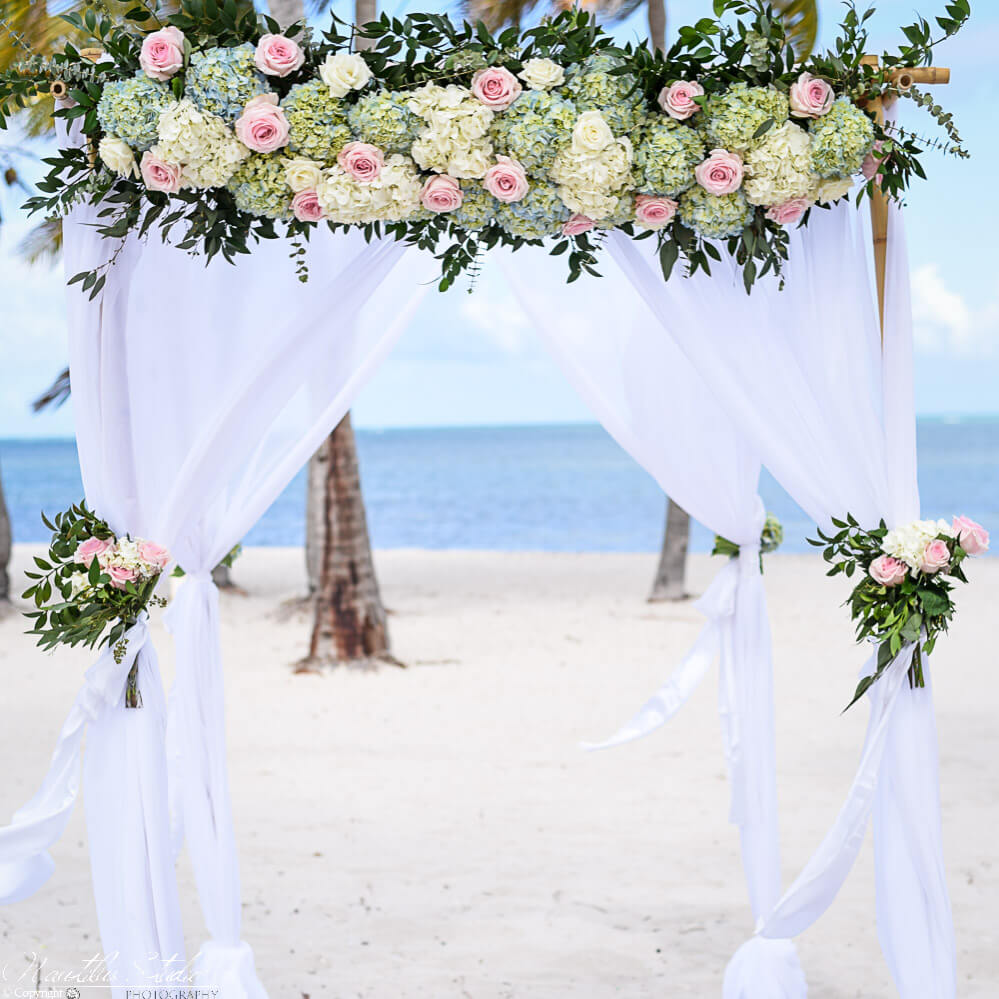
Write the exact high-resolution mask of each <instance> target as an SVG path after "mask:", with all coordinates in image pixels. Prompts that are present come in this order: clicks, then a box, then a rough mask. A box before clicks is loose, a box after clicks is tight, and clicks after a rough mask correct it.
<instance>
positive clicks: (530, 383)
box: [0, 0, 999, 437]
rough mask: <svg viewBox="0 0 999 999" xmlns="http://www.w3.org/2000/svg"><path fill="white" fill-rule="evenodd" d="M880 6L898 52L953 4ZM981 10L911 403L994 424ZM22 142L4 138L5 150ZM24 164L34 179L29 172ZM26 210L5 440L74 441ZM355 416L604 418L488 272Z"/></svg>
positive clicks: (935, 223) (915, 116)
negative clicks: (41, 403)
mask: <svg viewBox="0 0 999 999" xmlns="http://www.w3.org/2000/svg"><path fill="white" fill-rule="evenodd" d="M420 6H421V4H420V0H409V3H408V4H407V3H406V2H405V0H401V2H400V0H395V3H394V4H393V3H392V2H390V3H389V4H388V6H387V7H386V9H387V10H388V11H389V13H393V14H395V13H400V12H404V11H405V10H407V9H412V10H415V9H419V8H420ZM875 6H876V9H877V13H876V15H875V17H874V19H873V21H872V22H871V24H872V37H873V42H874V46H873V47H874V49H875V50H879V49H884V48H895V47H897V45H898V44H899V41H900V38H901V36H900V33H899V32H898V30H897V28H898V25H900V24H903V23H910V22H911V21H912V20H913V12H914V11H918V12H919V13H921V14H923V15H924V16H927V17H929V18H932V16H933V15H935V14H937V13H942V12H943V7H944V2H943V0H880V2H877V3H876V4H875ZM667 8H668V13H669V34H672V33H673V32H675V31H676V29H677V28H678V27H679V25H681V24H687V23H692V22H693V21H695V20H697V19H698V18H699V17H702V16H705V15H706V14H709V13H710V3H709V0H667ZM424 9H425V8H424ZM440 9H443V7H442V8H440ZM972 9H973V15H972V21H971V24H970V25H969V26H968V27H966V28H965V30H964V32H963V33H962V34H961V35H959V36H958V37H957V38H956V39H953V40H951V41H950V42H948V43H947V44H946V45H945V46H941V48H940V49H939V50H938V58H937V60H936V61H937V62H938V64H941V65H947V66H950V67H951V70H952V76H951V83H950V85H949V86H947V87H940V88H935V92H936V94H937V99H938V102H939V103H941V104H943V105H944V107H945V108H946V109H947V110H948V111H950V112H952V113H953V114H954V116H955V121H956V124H957V126H958V128H959V130H960V132H961V135H962V137H963V139H964V141H965V145H966V146H967V147H968V148H969V149H970V150H971V154H972V157H971V159H970V160H958V159H956V158H952V157H946V156H943V155H941V154H939V153H933V152H931V153H928V154H926V155H925V156H924V164H925V167H926V170H927V173H928V175H929V180H928V181H925V182H916V184H915V186H914V187H913V189H912V190H911V192H910V194H909V196H908V199H907V209H908V210H907V212H906V225H907V231H908V236H909V255H910V264H911V269H912V278H913V306H914V314H915V319H916V324H915V338H916V354H915V369H916V370H915V378H916V406H917V411H918V412H919V413H920V414H922V415H935V416H956V415H962V414H999V280H997V279H996V265H995V260H996V250H995V248H994V247H993V245H992V242H991V241H992V240H993V239H994V238H996V233H997V231H999V225H997V223H999V198H997V197H996V195H995V193H994V191H995V184H996V173H997V171H996V162H997V159H999V132H997V130H996V128H995V104H996V97H997V93H999V90H997V87H996V83H995V80H994V76H995V74H994V61H995V52H996V51H999V4H994V3H991V2H989V3H986V2H985V0H973V3H972ZM841 10H842V5H841V4H839V3H836V2H831V0H822V2H821V3H820V11H821V17H822V22H821V32H820V39H819V45H820V46H824V45H825V44H827V43H828V42H829V41H830V40H831V38H832V37H834V36H835V33H836V31H835V29H836V25H837V24H838V21H839V15H840V12H841ZM343 13H345V14H346V10H344V11H343ZM643 29H644V15H642V14H638V15H636V16H635V17H633V18H631V19H630V20H629V21H628V22H625V23H624V24H622V25H619V26H616V27H615V28H614V31H615V34H617V35H618V37H619V38H621V39H622V40H627V39H636V40H637V39H638V38H640V37H642V35H643V34H644V30H643ZM907 120H908V123H909V124H910V126H915V127H918V128H919V129H920V130H921V131H924V132H929V133H930V134H934V132H935V126H934V123H933V122H932V120H931V119H930V118H929V117H928V116H926V115H924V114H922V113H916V112H915V110H914V109H913V111H911V112H910V113H909V114H908V119H907ZM11 139H12V137H11V136H10V135H9V134H8V133H0V150H2V148H3V147H4V146H7V145H9V144H10V142H11ZM39 153H40V154H42V155H44V150H39ZM22 166H23V167H24V168H25V170H26V172H27V173H28V175H31V174H32V172H33V171H32V167H31V165H30V164H22ZM35 172H36V173H37V171H35ZM23 200H24V199H23V196H22V195H21V192H19V191H16V190H12V189H6V190H3V191H0V212H2V218H3V224H2V225H0V437H42V436H44V437H53V436H54V437H64V436H70V435H72V432H73V423H72V405H71V404H70V405H67V406H66V407H64V408H63V409H61V410H58V411H55V412H50V413H45V414H42V415H35V414H33V413H32V412H31V409H30V402H31V400H32V399H33V398H34V397H35V396H36V395H37V394H38V393H40V392H41V391H43V390H44V389H45V388H46V387H47V386H48V385H49V383H50V382H51V381H52V379H53V377H54V376H55V375H56V374H57V373H58V372H59V371H60V370H61V369H62V368H63V367H64V366H65V363H66V330H65V322H64V296H65V294H66V291H65V289H64V285H63V280H64V279H63V276H62V273H61V270H60V269H58V268H47V267H42V266H34V267H29V266H27V265H25V264H24V263H22V262H21V261H19V260H18V259H17V257H16V255H15V254H14V252H13V250H14V248H15V247H16V245H17V242H18V241H19V240H20V238H21V236H22V235H23V233H24V232H25V230H26V228H27V225H28V223H27V220H26V219H25V218H24V216H23V213H22V212H20V211H19V209H18V205H19V204H20V203H21V202H22V201H23ZM524 252H527V253H531V252H536V253H541V252H543V251H541V250H531V249H527V250H526V251H524ZM212 266H225V265H224V264H223V263H222V262H221V261H220V262H218V263H217V264H213V265H212ZM289 266H290V264H289ZM675 279H676V278H674V280H675ZM594 280H595V279H594ZM69 293H70V294H74V293H75V292H74V291H73V290H72V289H70V290H69ZM353 412H354V420H355V423H356V424H357V425H358V426H362V427H400V426H439V425H491V424H517V423H557V422H576V421H589V420H592V419H593V418H592V416H591V415H590V414H589V412H588V411H587V409H586V408H585V406H584V405H583V403H582V402H581V401H580V400H579V399H578V397H577V396H576V395H575V394H574V392H573V390H572V389H571V388H570V387H569V386H568V384H567V383H566V381H565V379H564V377H563V376H562V374H561V373H560V372H559V371H558V369H557V368H556V367H555V365H554V364H553V362H552V361H551V360H550V359H549V357H548V356H547V354H546V353H545V350H544V348H543V346H542V345H541V343H540V341H539V340H538V338H537V337H536V336H535V335H534V333H533V331H532V330H531V328H530V326H529V324H528V322H527V321H526V319H525V318H524V317H523V315H522V314H521V313H520V312H519V310H518V309H516V308H515V307H513V306H512V304H511V303H510V301H509V299H508V294H507V291H506V289H505V286H504V282H503V281H502V280H501V279H500V278H499V277H498V276H497V274H496V272H495V269H490V267H489V266H488V262H487V267H486V270H485V273H484V275H483V278H482V279H481V280H480V282H479V283H478V285H477V287H476V290H475V292H474V293H473V294H471V295H469V294H468V293H467V291H466V289H465V285H464V284H462V283H461V282H458V283H457V284H456V286H455V287H454V288H453V289H452V290H451V291H450V292H448V293H447V294H445V295H440V294H438V293H437V292H436V290H430V291H429V292H428V293H427V295H426V296H425V298H424V301H423V303H422V305H421V308H420V310H419V313H418V314H417V316H416V318H415V321H414V323H413V324H412V326H411V327H410V328H409V329H408V330H407V331H406V333H405V335H404V336H403V338H402V340H401V341H400V343H399V345H398V346H397V347H396V349H395V351H394V352H393V354H392V355H391V356H390V357H389V358H388V360H387V361H386V362H385V363H384V364H383V366H382V367H381V369H380V370H379V371H378V372H377V373H376V374H375V376H374V378H373V379H372V381H371V382H370V383H369V384H368V385H367V386H366V387H365V389H364V391H363V392H362V394H361V395H360V396H359V398H358V399H357V401H356V403H355V406H354V410H353Z"/></svg>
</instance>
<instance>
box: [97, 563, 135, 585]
mask: <svg viewBox="0 0 999 999" xmlns="http://www.w3.org/2000/svg"><path fill="white" fill-rule="evenodd" d="M104 571H105V572H106V573H107V574H108V575H109V576H110V577H111V585H112V586H113V587H114V588H115V589H116V590H123V589H125V584H126V583H134V582H135V571H134V570H132V569H126V568H125V567H124V566H122V565H112V566H108V568H107V569H105V570H104Z"/></svg>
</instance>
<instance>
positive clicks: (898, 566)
mask: <svg viewBox="0 0 999 999" xmlns="http://www.w3.org/2000/svg"><path fill="white" fill-rule="evenodd" d="M867 571H868V572H869V573H870V574H871V579H873V580H874V582H875V583H880V584H881V585H882V586H898V584H899V583H901V582H902V581H903V580H904V579H905V576H906V573H907V572H908V571H909V567H908V566H907V565H906V564H905V563H904V562H902V561H901V560H900V559H897V558H892V557H891V555H880V556H878V558H876V559H875V560H874V561H873V562H872V563H871V567H870V568H869V569H868V570H867Z"/></svg>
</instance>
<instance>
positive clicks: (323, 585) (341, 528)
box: [306, 415, 393, 665]
mask: <svg viewBox="0 0 999 999" xmlns="http://www.w3.org/2000/svg"><path fill="white" fill-rule="evenodd" d="M320 453H321V454H322V456H323V457H322V460H323V461H324V463H325V466H326V476H325V483H326V490H325V497H324V505H323V519H324V531H325V535H326V537H325V544H324V546H323V553H322V562H321V568H320V582H319V592H318V593H317V595H316V602H315V618H314V622H313V628H312V641H311V643H310V646H309V657H308V660H307V661H306V664H308V665H332V664H338V663H366V662H371V661H373V660H379V659H381V660H388V661H393V660H392V657H391V654H390V652H389V636H388V622H387V620H386V616H385V608H384V607H383V606H382V600H381V594H380V593H379V591H378V580H377V578H376V577H375V566H374V561H373V559H372V557H371V541H370V539H369V537H368V522H367V517H366V516H365V512H364V500H363V498H362V496H361V481H360V476H359V474H358V467H357V447H356V443H355V440H354V431H353V428H352V427H351V425H350V416H349V415H347V416H345V417H344V418H343V420H341V422H340V425H339V426H338V427H337V428H336V429H335V430H334V431H333V433H332V434H330V436H329V437H327V439H326V442H325V443H324V444H323V446H322V448H320Z"/></svg>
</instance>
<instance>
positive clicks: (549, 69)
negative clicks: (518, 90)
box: [517, 59, 565, 90]
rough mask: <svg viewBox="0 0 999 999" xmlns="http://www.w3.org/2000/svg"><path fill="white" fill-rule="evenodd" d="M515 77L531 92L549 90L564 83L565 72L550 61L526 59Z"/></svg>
mask: <svg viewBox="0 0 999 999" xmlns="http://www.w3.org/2000/svg"><path fill="white" fill-rule="evenodd" d="M517 75H518V76H519V77H520V78H521V79H522V80H523V81H524V83H526V84H527V85H528V87H530V88H531V90H550V89H551V88H552V87H561V86H562V84H563V83H565V71H564V70H563V69H562V67H561V66H560V65H559V64H558V63H557V62H552V60H551V59H528V60H527V61H526V62H525V63H524V68H523V69H522V70H521V71H520V72H519V73H518V74H517Z"/></svg>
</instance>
